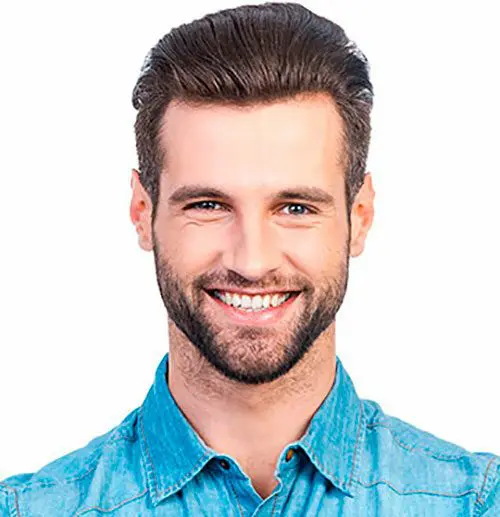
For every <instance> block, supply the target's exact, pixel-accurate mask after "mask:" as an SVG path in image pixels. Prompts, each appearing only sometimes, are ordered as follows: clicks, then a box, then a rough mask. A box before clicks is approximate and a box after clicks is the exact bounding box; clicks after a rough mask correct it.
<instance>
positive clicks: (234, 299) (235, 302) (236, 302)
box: [230, 293, 241, 307]
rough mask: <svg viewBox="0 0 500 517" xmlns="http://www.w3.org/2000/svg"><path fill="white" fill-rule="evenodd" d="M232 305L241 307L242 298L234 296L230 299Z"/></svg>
mask: <svg viewBox="0 0 500 517" xmlns="http://www.w3.org/2000/svg"><path fill="white" fill-rule="evenodd" d="M230 303H231V305H232V306H233V307H239V306H240V304H241V300H240V296H239V295H238V294H236V293H235V294H233V296H231V299H230Z"/></svg>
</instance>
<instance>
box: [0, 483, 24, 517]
mask: <svg viewBox="0 0 500 517" xmlns="http://www.w3.org/2000/svg"><path fill="white" fill-rule="evenodd" d="M0 485H2V486H4V487H5V489H6V490H8V491H9V490H10V491H12V492H14V501H15V503H16V514H17V516H18V517H21V512H20V511H19V501H18V498H17V490H16V489H15V488H14V487H12V486H9V485H7V483H4V482H3V481H0ZM0 488H1V487H0ZM7 504H9V503H8V502H7Z"/></svg>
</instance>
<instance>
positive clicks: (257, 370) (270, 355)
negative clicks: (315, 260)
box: [153, 235, 349, 385]
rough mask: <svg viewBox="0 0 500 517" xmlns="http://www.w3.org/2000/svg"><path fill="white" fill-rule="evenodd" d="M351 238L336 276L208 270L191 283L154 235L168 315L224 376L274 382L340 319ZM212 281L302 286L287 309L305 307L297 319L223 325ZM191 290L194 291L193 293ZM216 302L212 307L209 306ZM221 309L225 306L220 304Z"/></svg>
mask: <svg viewBox="0 0 500 517" xmlns="http://www.w3.org/2000/svg"><path fill="white" fill-rule="evenodd" d="M348 242H349V241H347V243H346V245H345V246H344V249H343V253H341V262H340V264H339V266H338V267H337V271H336V272H335V275H334V276H331V277H329V278H325V279H323V281H322V282H321V285H319V286H317V287H316V286H315V285H314V284H311V282H309V281H307V280H306V279H304V278H302V277H297V278H291V279H287V280H286V281H285V282H284V281H283V280H284V279H280V278H278V277H274V278H271V277H270V278H269V280H268V281H266V284H265V285H264V284H263V283H262V282H261V283H259V284H258V285H257V284H255V283H253V282H251V281H249V280H247V279H246V278H245V277H243V276H241V275H239V274H238V273H236V272H234V271H231V270H229V271H227V273H226V274H225V275H224V276H222V275H221V274H205V275H200V276H198V277H196V278H195V279H194V281H193V282H192V283H191V286H189V285H186V282H185V281H184V282H183V278H181V277H180V276H179V275H178V274H177V273H176V271H175V269H174V267H172V264H171V263H170V262H169V261H168V260H167V259H166V258H165V257H164V256H163V255H162V254H161V252H160V250H159V248H158V246H157V241H156V238H155V236H154V235H153V253H154V259H155V268H156V279H157V283H158V287H159V289H160V294H161V297H162V300H163V303H164V305H165V308H166V310H167V313H168V316H169V318H170V319H171V320H172V321H173V323H174V324H175V325H176V327H177V328H178V329H179V330H180V331H181V332H182V333H183V334H184V335H185V336H186V338H187V339H188V340H189V341H190V342H191V343H192V345H193V346H194V347H195V348H196V349H197V350H198V351H199V352H200V354H201V355H202V356H203V357H204V358H205V359H206V360H207V361H208V362H209V363H210V364H211V365H212V366H213V367H214V368H215V369H216V370H217V371H219V372H220V373H221V374H222V375H224V376H225V377H227V378H228V379H231V380H234V381H237V382H240V383H244V384H251V385H256V384H263V383H268V382H271V381H273V380H275V379H278V378H279V377H281V376H283V375H285V374H286V373H287V372H288V371H290V370H291V369H292V368H293V367H294V366H295V365H296V364H297V363H298V362H299V361H300V360H301V359H302V358H303V357H304V355H305V354H306V353H307V352H308V351H309V350H310V348H311V347H312V345H313V344H314V342H315V341H316V339H317V338H318V337H319V336H320V335H321V334H322V333H323V332H324V331H325V330H326V329H327V328H328V327H329V326H330V325H331V324H332V323H333V322H334V321H335V317H336V315H337V312H338V310H339V309H340V306H341V305H342V302H343V300H344V296H345V292H346V289H347V282H348V276H349V275H348V272H349V246H348ZM212 285H224V286H233V287H235V288H254V289H259V290H262V291H264V292H265V291H266V290H271V289H273V290H276V289H277V288H278V286H279V287H280V289H279V290H281V287H282V286H283V287H284V286H286V285H288V286H293V287H291V288H288V289H287V288H283V289H282V291H289V290H300V291H301V292H300V295H299V296H298V298H297V299H295V300H294V301H293V303H292V306H290V307H288V308H287V310H288V311H290V310H295V312H297V307H294V304H297V303H301V305H302V310H301V311H300V313H299V315H298V316H295V321H294V322H293V324H291V325H290V324H289V325H287V326H282V325H280V324H279V323H278V324H276V325H274V326H270V327H271V328H266V327H256V326H254V327H252V326H251V325H234V326H233V325H224V326H223V325H220V324H217V322H216V321H214V320H217V318H213V317H212V318H211V317H210V316H211V314H213V312H214V307H213V304H212V301H211V300H209V299H208V297H209V296H210V295H209V294H207V292H206V291H205V289H208V288H209V287H210V286H212ZM189 291H192V295H191V296H189V294H188V293H189ZM207 305H212V307H207ZM215 310H220V309H218V308H217V309H215Z"/></svg>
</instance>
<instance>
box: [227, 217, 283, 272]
mask: <svg viewBox="0 0 500 517" xmlns="http://www.w3.org/2000/svg"><path fill="white" fill-rule="evenodd" d="M277 237H278V236H277V235H276V233H275V232H273V228H272V227H270V225H269V222H266V221H264V220H262V218H260V217H259V216H258V215H257V214H253V215H252V216H250V217H246V218H245V219H243V218H239V219H238V221H235V223H234V226H233V228H232V235H231V239H230V241H229V242H230V244H229V246H228V249H227V250H225V252H224V253H223V265H224V267H225V268H226V269H230V270H233V271H235V272H236V273H238V274H239V275H241V276H243V277H245V278H247V279H248V280H255V281H256V280H258V279H259V278H261V277H264V276H265V275H266V274H268V273H269V272H271V271H274V270H276V269H278V267H279V266H280V251H279V240H278V238H277Z"/></svg>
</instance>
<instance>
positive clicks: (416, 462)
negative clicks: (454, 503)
mask: <svg viewBox="0 0 500 517" xmlns="http://www.w3.org/2000/svg"><path fill="white" fill-rule="evenodd" d="M362 405H363V410H364V411H363V413H364V419H365V423H366V433H365V440H364V444H363V457H364V462H363V463H364V468H361V469H360V476H359V483H360V484H361V485H364V486H365V487H372V486H375V485H377V484H386V485H388V486H389V487H390V488H391V489H392V490H394V491H396V492H398V493H400V494H407V493H422V494H430V495H437V496H445V497H462V496H467V495H470V496H471V497H472V498H474V500H475V506H476V511H477V512H478V513H477V514H476V515H483V513H482V512H486V511H489V508H490V506H491V505H493V504H494V505H495V507H496V505H498V504H500V501H498V498H499V495H498V494H496V495H495V491H498V490H499V478H500V474H499V472H500V457H499V456H497V455H496V454H493V453H490V452H471V451H468V450H466V449H465V448H463V447H460V446H459V445H456V444H454V443H451V442H448V441H446V440H444V439H441V438H439V437H437V436H435V435H433V434H431V433H429V432H426V431H424V430H422V429H419V428H417V427H415V426H414V425H411V424H410V423H407V422H404V421H403V420H400V419H399V418H396V417H394V416H391V415H387V414H385V413H384V411H383V410H382V408H381V407H380V405H379V404H377V403H376V402H374V401H371V400H362ZM492 498H496V502H495V503H494V502H493V501H492ZM485 515H488V516H489V515H490V514H489V513H488V514H485ZM491 515H493V514H491ZM499 515H500V513H499Z"/></svg>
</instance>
